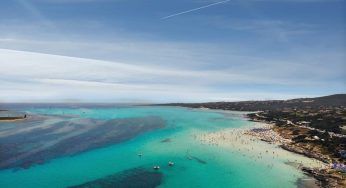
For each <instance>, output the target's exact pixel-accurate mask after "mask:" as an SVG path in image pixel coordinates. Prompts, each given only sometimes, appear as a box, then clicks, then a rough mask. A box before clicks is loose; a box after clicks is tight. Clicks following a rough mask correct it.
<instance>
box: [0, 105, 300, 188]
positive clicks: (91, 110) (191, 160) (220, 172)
mask: <svg viewBox="0 0 346 188" xmlns="http://www.w3.org/2000/svg"><path fill="white" fill-rule="evenodd" d="M22 110H23V111H26V112H27V113H30V114H32V115H37V114H40V115H45V116H47V117H49V118H48V119H45V120H42V121H43V122H42V124H49V123H51V122H55V123H56V122H57V121H59V119H57V120H55V121H52V120H51V119H54V118H63V119H64V120H65V121H66V119H67V120H68V121H78V120H81V119H92V120H112V119H121V118H138V117H149V116H155V117H159V118H161V119H163V120H164V122H165V126H164V127H163V128H158V129H155V130H151V131H147V132H144V133H142V134H139V135H137V136H135V137H133V138H131V139H129V140H126V141H122V142H119V143H116V144H111V145H105V146H104V147H98V148H96V149H90V150H87V151H84V152H81V153H78V154H74V155H68V156H59V157H57V158H53V159H50V160H47V161H46V162H44V163H43V164H35V165H33V166H30V168H27V169H23V168H19V169H18V168H15V169H13V168H10V169H3V170H1V171H0V187H2V188H7V187H26V188H37V187H69V186H73V185H80V184H83V183H86V182H90V181H94V180H97V179H100V178H104V177H107V176H109V175H112V174H121V172H123V171H126V170H131V169H136V168H141V169H146V170H147V171H154V170H153V169H152V167H153V166H155V165H159V166H160V167H161V169H160V170H159V171H157V172H158V173H162V180H161V181H160V185H159V187H207V188H210V187H219V188H222V187H227V188H228V187H239V188H243V187H257V188H261V187H263V188H268V187H281V188H290V187H296V181H297V180H298V179H299V178H302V177H304V175H303V174H302V173H301V172H300V171H298V170H297V169H295V168H294V167H292V166H289V165H287V164H285V162H286V161H285V160H283V159H280V158H275V159H272V160H270V161H265V160H264V161H261V162H259V161H257V162H256V161H253V159H251V158H250V157H247V156H244V155H243V154H242V153H241V152H239V151H238V150H236V149H234V150H232V148H229V149H225V148H222V147H217V146H213V145H206V144H203V143H201V141H199V140H198V139H195V137H194V136H193V135H196V134H203V133H208V132H214V131H220V130H223V129H226V128H227V129H228V128H243V127H251V126H253V123H252V122H249V121H247V120H246V119H244V118H243V114H242V113H238V112H223V111H211V110H201V109H188V108H180V107H146V106H141V107H133V106H132V107H131V106H130V107H32V108H24V109H22ZM1 124H2V123H0V125H1ZM14 124H16V123H14ZM6 126H10V125H9V124H8V123H6ZM55 126H59V124H56V125H55ZM1 132H3V133H5V129H0V133H1ZM1 136H2V137H4V136H6V134H2V135H1ZM1 136H0V137H1ZM0 144H1V143H0ZM139 153H140V154H142V156H141V157H140V156H138V154H139ZM168 161H173V162H174V163H175V165H174V166H173V167H169V166H168V165H167V163H168ZM269 163H270V164H272V165H273V167H272V168H268V164H269Z"/></svg>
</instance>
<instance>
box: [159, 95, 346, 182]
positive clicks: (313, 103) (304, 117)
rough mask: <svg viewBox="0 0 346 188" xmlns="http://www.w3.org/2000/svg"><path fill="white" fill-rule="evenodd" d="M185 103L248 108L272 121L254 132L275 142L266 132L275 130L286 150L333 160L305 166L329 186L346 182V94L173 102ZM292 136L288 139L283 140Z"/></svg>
mask: <svg viewBox="0 0 346 188" xmlns="http://www.w3.org/2000/svg"><path fill="white" fill-rule="evenodd" d="M159 105H163V106H182V107H189V108H207V109H218V110H231V111H247V112H249V113H247V115H246V116H247V118H249V119H250V120H251V121H256V122H264V123H266V124H269V125H271V126H270V128H269V129H265V128H263V129H254V130H253V131H252V133H249V134H252V135H255V136H259V137H260V138H261V140H263V141H267V142H275V141H277V140H273V138H272V137H269V136H268V134H267V133H266V132H269V131H274V132H275V133H276V134H278V135H279V136H280V137H282V139H279V142H280V143H279V145H280V147H282V148H283V149H285V150H289V151H292V152H295V153H298V154H302V155H305V156H308V157H311V158H315V159H318V160H320V161H323V162H325V163H328V164H330V166H331V168H330V170H328V171H326V170H318V169H309V168H303V169H302V170H303V171H305V172H306V173H308V174H310V175H313V176H314V177H315V178H316V179H318V180H320V181H321V182H322V183H323V184H324V185H325V186H329V187H334V186H338V185H339V186H345V185H346V184H345V179H344V177H343V176H344V174H345V173H346V167H345V165H346V94H335V95H330V96H323V97H317V98H298V99H291V100H266V101H241V102H207V103H170V104H159ZM282 140H288V141H282Z"/></svg>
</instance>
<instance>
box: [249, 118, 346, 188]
mask: <svg viewBox="0 0 346 188" xmlns="http://www.w3.org/2000/svg"><path fill="white" fill-rule="evenodd" d="M248 117H249V116H248ZM251 117H254V116H250V117H249V119H250V121H255V122H262V123H265V124H266V125H264V126H263V127H261V128H253V129H250V130H248V131H246V132H245V133H244V134H247V135H251V136H255V137H257V138H258V139H260V140H262V141H265V142H268V143H273V144H277V145H279V147H281V148H282V149H284V150H287V151H290V152H293V153H297V154H300V155H304V156H306V157H309V158H314V159H317V160H319V161H321V162H323V163H324V164H326V165H324V166H323V167H322V166H321V168H311V167H306V166H301V167H299V168H300V169H301V170H302V171H303V172H304V173H305V174H306V175H308V176H310V177H313V178H315V179H316V180H317V181H318V182H319V186H321V187H326V188H339V187H340V188H343V187H345V186H346V179H345V174H344V173H341V172H338V171H336V170H334V169H332V168H331V167H330V166H331V165H330V162H331V159H330V157H329V156H326V155H323V154H321V153H318V152H314V151H308V150H306V148H303V147H300V146H299V144H296V143H295V142H294V141H293V140H291V139H287V138H285V137H284V136H282V135H281V134H280V133H281V132H280V131H278V130H277V129H276V127H275V125H273V124H268V123H269V122H266V121H259V120H258V119H254V118H251Z"/></svg>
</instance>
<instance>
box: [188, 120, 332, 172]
mask: <svg viewBox="0 0 346 188" xmlns="http://www.w3.org/2000/svg"><path fill="white" fill-rule="evenodd" d="M270 126H271V125H263V124H262V125H260V126H259V127H255V128H252V129H227V130H224V131H218V132H213V133H204V134H198V135H194V138H195V139H196V140H199V141H201V142H202V143H203V144H208V145H212V146H216V147H221V146H226V147H231V148H232V149H233V151H236V152H241V154H242V156H244V157H245V156H247V157H249V158H251V159H252V160H253V161H254V162H256V161H264V162H266V163H267V164H266V165H267V167H268V168H269V169H272V168H273V167H274V163H273V161H272V160H271V159H275V158H280V157H283V155H284V153H283V152H282V151H281V150H277V149H272V148H271V147H263V148H262V147H257V146H258V144H260V142H262V141H265V142H269V143H273V144H284V143H287V142H289V141H290V140H287V139H285V138H283V137H281V136H280V135H278V134H277V133H276V132H274V131H272V130H271V129H270ZM287 163H290V164H292V165H294V166H295V167H297V168H301V167H303V166H306V165H308V166H315V167H318V168H319V169H324V168H327V165H326V164H324V163H323V162H320V161H317V160H315V159H311V160H310V161H309V162H308V163H307V161H301V160H299V159H298V158H297V159H293V158H292V161H287ZM312 163H314V164H312Z"/></svg>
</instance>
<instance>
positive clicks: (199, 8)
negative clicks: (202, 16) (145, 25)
mask: <svg viewBox="0 0 346 188" xmlns="http://www.w3.org/2000/svg"><path fill="white" fill-rule="evenodd" d="M228 1H231V0H225V1H219V2H216V3H212V4H209V5H205V6H202V7H198V8H194V9H191V10H187V11H184V12H179V13H176V14H172V15H169V16H165V17H162V18H161V19H162V20H164V19H168V18H172V17H175V16H179V15H182V14H186V13H189V12H193V11H196V10H201V9H204V8H208V7H211V6H214V5H218V4H222V3H227V2H228Z"/></svg>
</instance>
